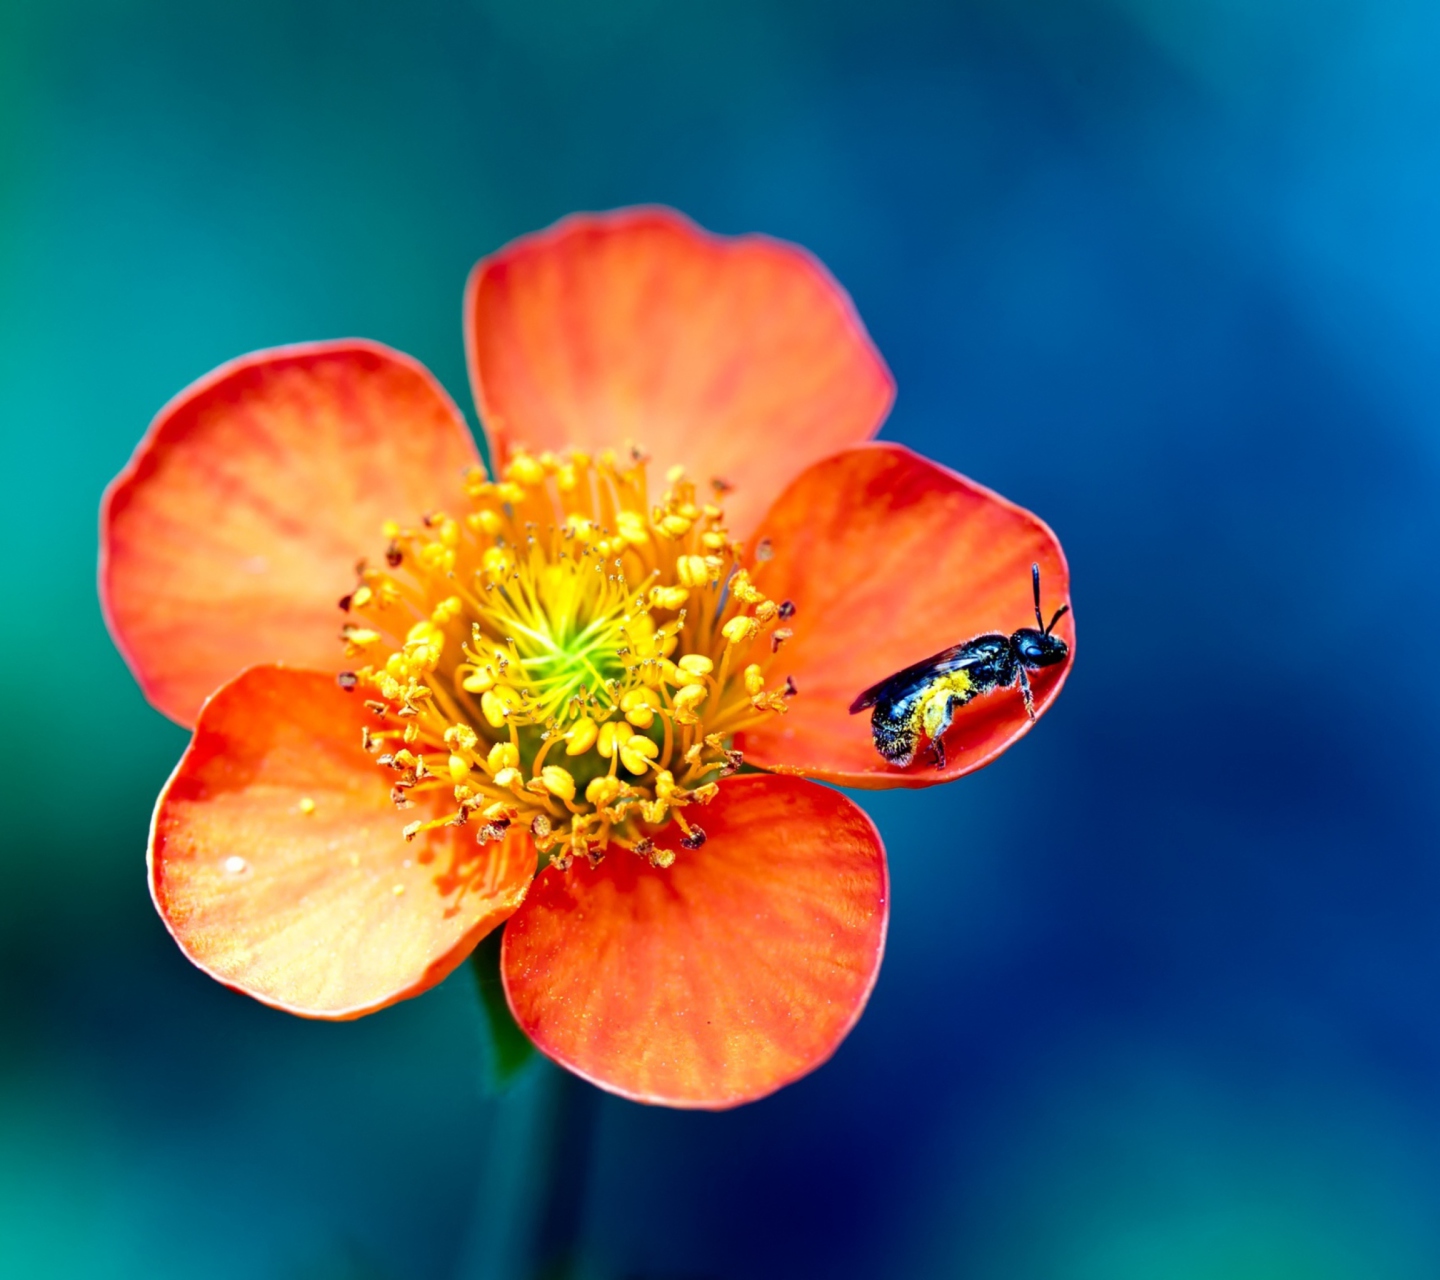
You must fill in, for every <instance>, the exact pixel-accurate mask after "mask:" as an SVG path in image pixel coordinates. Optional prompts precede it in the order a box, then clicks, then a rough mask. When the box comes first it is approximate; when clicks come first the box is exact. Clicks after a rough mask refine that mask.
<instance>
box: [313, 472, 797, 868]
mask: <svg viewBox="0 0 1440 1280" xmlns="http://www.w3.org/2000/svg"><path fill="white" fill-rule="evenodd" d="M664 484H665V488H664V491H663V492H662V493H659V494H657V493H655V491H654V490H652V489H651V488H650V487H649V482H648V480H647V474H646V461H645V454H644V451H643V450H640V449H635V448H632V447H629V446H627V447H625V448H623V449H618V450H604V451H602V452H600V453H598V454H596V455H593V456H592V455H587V454H583V453H579V452H570V453H564V454H561V453H554V454H552V453H543V454H531V453H527V452H524V451H520V452H516V453H513V454H512V455H511V456H510V457H509V458H508V459H507V460H506V462H505V465H504V467H503V468H502V470H501V472H500V478H499V479H498V480H492V479H490V478H489V477H488V476H487V475H486V474H485V473H484V472H483V471H481V470H480V469H478V468H476V469H474V470H472V471H471V472H470V473H469V474H468V475H467V476H466V478H465V494H466V501H467V503H468V506H467V509H465V510H452V511H448V512H444V511H432V512H429V513H428V514H427V515H426V516H425V518H424V519H423V521H421V522H420V523H418V524H416V525H414V526H409V525H404V524H401V523H399V522H398V521H392V522H389V523H387V524H386V526H385V527H384V530H383V535H384V538H385V540H386V545H385V546H384V551H385V554H384V556H383V557H382V558H381V559H380V560H377V561H375V562H373V565H374V567H371V564H370V563H366V564H362V566H361V568H360V581H359V583H358V584H357V585H356V586H355V588H354V589H353V590H352V592H351V593H350V595H349V596H347V597H345V599H344V600H343V601H342V607H344V608H345V609H346V610H347V615H348V616H347V619H346V625H345V626H344V627H343V628H342V630H341V637H342V640H343V642H344V646H345V652H346V655H347V656H356V655H363V657H362V659H361V660H362V661H364V662H365V663H367V664H368V665H366V666H364V667H361V668H360V669H358V670H356V671H355V672H354V677H355V681H356V682H357V683H358V684H361V685H363V686H364V688H365V691H366V697H367V706H369V707H370V708H371V709H372V710H373V711H374V713H375V715H376V716H377V717H378V718H379V720H380V721H381V723H380V724H372V725H371V727H370V728H369V729H367V730H366V734H365V743H366V747H367V749H368V750H369V751H370V752H371V753H372V755H373V756H374V757H375V760H376V767H377V768H381V769H387V770H390V771H393V772H391V773H390V774H389V775H388V777H389V785H390V786H391V787H392V791H391V796H392V799H393V800H394V801H395V803H396V804H397V806H399V807H401V808H409V809H414V808H415V806H416V804H417V802H418V801H419V800H420V799H421V797H423V796H426V795H428V794H430V793H435V794H436V795H437V796H441V797H443V803H442V805H441V808H442V810H443V808H444V805H446V804H452V803H453V805H454V806H455V807H454V808H453V809H451V810H450V811H449V812H448V813H447V814H446V816H443V817H434V818H433V819H424V820H419V821H414V822H410V823H408V824H407V825H406V826H404V828H403V831H402V833H403V835H404V836H405V838H407V839H412V840H413V839H418V838H419V837H420V836H422V835H424V834H425V833H427V832H432V831H434V830H435V829H436V828H439V827H442V826H463V825H465V824H467V823H470V824H471V825H472V829H473V830H474V831H475V832H476V837H475V838H476V839H477V840H478V841H479V842H480V843H481V844H485V843H488V842H490V841H492V840H498V839H500V838H501V836H502V835H503V833H504V832H505V831H507V830H508V829H510V828H511V827H512V826H513V827H515V828H516V830H517V831H520V832H524V833H526V834H527V836H528V838H529V839H531V840H533V841H534V844H535V847H536V849H537V850H539V852H540V855H541V857H542V859H548V860H549V861H550V862H551V863H553V864H554V865H555V866H556V867H559V868H562V869H563V868H566V867H570V866H572V865H579V866H582V867H583V866H585V865H587V864H593V863H594V862H595V861H597V860H598V859H599V858H600V857H601V856H603V855H604V854H605V852H606V851H607V850H608V849H610V848H612V847H615V846H617V845H618V846H619V847H620V848H622V849H632V850H634V851H635V852H636V853H637V854H639V855H641V856H642V857H645V858H647V859H648V860H649V861H650V862H651V863H652V864H653V865H655V866H658V867H665V866H669V865H671V864H672V863H673V862H674V860H675V857H676V849H677V848H681V849H682V851H683V850H698V849H700V848H701V847H702V846H703V843H704V832H703V829H702V828H701V827H700V826H699V825H697V824H696V823H695V822H694V820H693V817H690V818H687V817H686V816H685V810H687V809H689V808H691V807H692V806H695V805H704V804H707V803H709V802H710V801H711V800H713V799H714V797H715V795H716V793H717V787H716V781H717V779H719V778H722V777H725V776H728V775H729V774H731V773H734V772H735V770H736V769H737V768H739V767H741V763H742V761H741V757H740V754H739V753H738V752H736V751H735V750H734V749H733V745H732V744H733V741H734V738H735V736H736V735H737V734H738V733H742V732H744V731H745V730H747V729H749V728H752V727H753V726H755V725H756V724H758V723H759V722H760V721H762V720H763V719H765V718H767V717H769V716H771V715H776V714H782V713H783V712H784V711H785V708H786V702H785V698H784V697H783V691H784V689H785V688H786V687H787V686H786V676H787V674H788V672H787V671H786V670H785V669H784V667H783V665H777V664H783V661H784V659H783V657H781V658H777V656H776V655H777V653H778V651H779V645H778V643H777V641H778V638H779V637H778V635H776V634H775V623H776V621H777V620H779V619H780V617H781V609H780V606H779V605H777V604H776V603H775V602H774V601H772V600H770V599H769V598H768V597H767V596H766V595H765V593H764V591H763V575H762V577H761V582H758V583H757V582H756V581H753V580H752V578H751V575H750V573H749V572H747V571H746V570H745V569H743V568H742V567H741V556H742V552H743V549H742V547H741V546H740V544H739V543H737V542H736V541H735V540H734V539H733V538H731V536H730V534H729V532H728V530H727V529H726V528H725V525H724V514H723V511H722V509H721V507H720V506H718V505H715V504H714V503H710V502H704V503H702V502H700V501H699V500H698V498H697V496H696V489H695V485H694V483H693V482H692V481H690V480H689V479H687V477H686V475H685V472H684V471H683V469H681V468H678V467H676V468H671V469H670V470H669V471H667V472H666V473H665V476H664ZM707 490H708V486H707ZM787 616H788V615H787ZM791 687H793V686H791ZM402 730H403V732H402ZM401 738H403V746H402V745H401V743H400V742H399V741H397V740H398V739H401ZM396 748H398V749H396ZM562 761H563V764H562V763H561V762H562ZM307 803H310V804H311V808H308V809H307V808H306V807H305V806H306V804H307ZM301 810H302V812H307V813H308V812H311V811H313V803H312V802H309V801H308V798H307V800H306V801H302V802H301ZM682 842H683V843H682ZM684 856H688V855H684ZM396 888H397V889H398V890H400V891H402V892H403V886H398V885H397V886H396Z"/></svg>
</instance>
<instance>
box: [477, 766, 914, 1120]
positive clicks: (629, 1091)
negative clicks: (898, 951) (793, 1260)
mask: <svg viewBox="0 0 1440 1280" xmlns="http://www.w3.org/2000/svg"><path fill="white" fill-rule="evenodd" d="M689 813H690V815H691V816H692V817H697V816H698V819H699V820H700V821H702V822H703V825H704V828H705V830H706V832H707V833H708V835H709V839H708V841H707V842H706V844H705V846H704V847H703V848H701V849H697V850H693V851H688V850H684V849H681V850H680V851H679V857H678V858H677V859H676V862H675V865H674V866H672V867H671V868H670V869H669V870H667V871H658V870H655V869H654V868H652V867H651V866H650V865H649V863H648V862H646V861H644V860H643V859H641V858H638V857H636V856H635V855H634V854H631V853H627V852H625V851H624V850H618V849H617V850H612V851H611V853H610V856H609V857H607V858H606V859H605V861H604V862H603V863H601V864H600V866H599V867H598V868H596V869H594V870H591V869H590V868H589V867H587V866H583V865H581V864H578V863H577V864H576V865H575V866H574V867H572V868H571V869H570V870H569V871H567V872H564V873H562V872H558V871H555V870H553V869H551V870H549V871H546V872H545V873H544V874H542V875H541V876H540V877H539V879H538V880H537V882H536V884H535V887H534V889H533V890H532V891H531V894H530V897H529V898H528V899H527V901H526V903H525V905H524V907H522V908H521V910H520V911H519V912H518V913H517V914H516V915H515V916H514V918H513V919H512V920H511V921H510V923H509V924H508V925H507V926H506V928H505V937H504V948H503V951H502V956H501V970H502V972H503V973H504V976H505V990H506V993H507V994H508V996H509V998H510V1007H511V1009H512V1010H513V1011H514V1013H515V1017H516V1020H517V1021H518V1022H519V1023H520V1026H521V1027H522V1028H523V1029H524V1030H525V1032H526V1034H527V1035H529V1036H530V1038H531V1039H532V1040H534V1041H535V1043H536V1045H537V1046H539V1048H540V1049H541V1050H542V1051H543V1052H544V1053H546V1054H548V1055H549V1056H550V1057H552V1058H554V1059H555V1061H557V1062H559V1063H560V1064H561V1065H562V1066H565V1067H568V1068H569V1069H570V1070H571V1071H574V1072H575V1073H577V1074H578V1075H581V1076H584V1077H585V1078H586V1079H587V1080H590V1081H592V1082H593V1083H594V1084H597V1085H599V1086H600V1087H601V1088H602V1089H608V1090H610V1092H612V1093H618V1094H620V1095H621V1096H622V1097H626V1098H632V1099H634V1100H635V1101H637V1102H654V1103H662V1104H664V1105H666V1106H672V1107H705V1108H712V1109H718V1108H722V1107H733V1106H736V1105H737V1104H739V1103H742V1102H749V1101H751V1100H753V1099H755V1098H761V1097H764V1096H765V1095H766V1094H767V1093H773V1092H774V1091H775V1090H776V1089H778V1088H780V1087H781V1086H782V1085H785V1084H789V1083H790V1082H791V1081H792V1080H796V1079H798V1078H799V1077H800V1076H803V1075H804V1074H805V1073H806V1072H808V1071H812V1070H814V1069H815V1068H816V1067H818V1066H819V1065H820V1064H821V1063H822V1062H824V1061H825V1060H826V1059H827V1058H828V1057H829V1056H830V1055H831V1054H832V1053H834V1052H835V1049H836V1047H837V1046H838V1045H839V1043H840V1041H841V1040H843V1039H844V1038H845V1036H846V1034H847V1033H848V1032H849V1030H850V1028H851V1027H852V1026H854V1025H855V1022H856V1019H858V1018H859V1016H860V1011H861V1009H863V1008H864V1006H865V1001H866V999H867V998H868V997H869V995H870V991H871V988H872V987H873V986H874V985H875V978H876V976H877V975H878V973H879V972H880V956H881V952H882V951H883V949H884V945H885V926H886V922H887V919H888V916H889V889H888V877H887V873H886V869H885V850H884V847H883V846H882V845H881V843H880V837H879V835H878V834H877V833H876V831H875V828H874V827H873V826H872V825H871V823H870V820H869V818H867V817H866V816H865V814H864V813H863V812H861V810H860V809H858V808H857V807H856V806H855V805H854V804H852V803H851V802H850V801H849V800H847V799H846V798H845V797H844V796H842V795H840V794H839V793H838V792H835V791H831V790H829V789H827V788H825V787H818V786H815V785H814V784H813V783H808V782H804V781H802V780H800V779H798V778H779V777H768V776H764V775H758V774H756V775H745V776H742V777H737V778H732V779H729V780H728V781H725V782H722V783H721V784H720V794H719V796H718V797H717V798H716V799H715V801H714V802H713V803H712V804H711V805H709V806H708V807H707V808H704V809H693V808H692V809H691V810H690V811H689ZM679 834H680V833H679V832H678V831H676V830H674V829H673V828H672V829H671V831H670V832H667V833H666V835H668V836H669V837H670V840H671V841H672V842H673V841H674V840H676V839H678V837H679Z"/></svg>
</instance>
